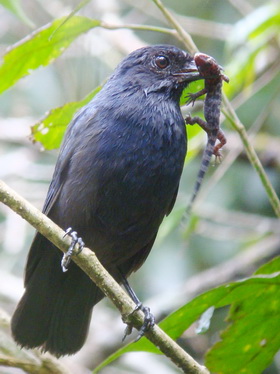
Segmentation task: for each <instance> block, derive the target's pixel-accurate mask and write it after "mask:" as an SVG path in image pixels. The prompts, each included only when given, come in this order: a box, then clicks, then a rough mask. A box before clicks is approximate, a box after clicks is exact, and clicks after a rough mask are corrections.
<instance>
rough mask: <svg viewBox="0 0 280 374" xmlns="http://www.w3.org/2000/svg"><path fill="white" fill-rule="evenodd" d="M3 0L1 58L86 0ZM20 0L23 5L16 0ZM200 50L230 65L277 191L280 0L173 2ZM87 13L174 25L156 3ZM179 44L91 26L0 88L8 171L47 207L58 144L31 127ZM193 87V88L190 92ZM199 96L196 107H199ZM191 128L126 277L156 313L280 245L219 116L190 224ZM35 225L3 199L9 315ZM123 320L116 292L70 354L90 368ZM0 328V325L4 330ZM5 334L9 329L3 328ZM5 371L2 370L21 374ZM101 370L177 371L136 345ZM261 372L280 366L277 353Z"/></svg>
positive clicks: (199, 347) (194, 138)
mask: <svg viewBox="0 0 280 374" xmlns="http://www.w3.org/2000/svg"><path fill="white" fill-rule="evenodd" d="M1 4H4V2H3V1H0V54H1V56H3V55H4V53H5V51H6V49H7V48H8V47H9V46H11V45H13V44H14V43H17V42H18V41H19V40H21V39H22V38H23V37H25V36H27V35H28V34H30V32H31V31H32V30H35V29H37V28H39V27H41V26H43V25H45V24H47V23H48V22H51V21H52V20H53V19H55V18H58V17H61V16H64V15H68V14H69V13H70V12H71V11H72V10H73V9H74V8H75V7H76V6H77V5H78V4H79V1H74V0H69V1H63V0H48V1H47V2H46V1H43V0H24V1H23V2H22V3H21V6H22V10H23V13H22V15H20V13H19V12H18V13H17V15H15V14H14V13H13V12H9V11H8V10H7V8H5V7H3V6H2V5H1ZM18 4H20V3H18ZM164 5H165V6H166V7H169V8H170V10H171V11H172V12H173V14H175V15H176V18H177V20H178V21H179V22H180V24H181V25H182V26H183V27H184V29H185V30H186V31H187V32H188V33H190V34H191V36H192V37H193V39H194V42H195V43H196V45H197V46H198V48H199V50H200V51H203V52H205V53H207V54H209V55H211V56H213V57H215V59H216V60H217V61H218V62H219V63H220V64H221V65H222V66H223V67H224V70H225V74H226V75H228V76H229V78H230V84H228V85H226V84H224V90H225V92H226V93H227V95H228V97H229V98H230V99H231V101H232V104H233V106H234V108H235V109H236V111H237V114H238V116H239V118H240V119H241V121H242V123H243V124H244V126H245V127H246V129H247V130H248V131H249V132H250V134H251V139H252V143H253V145H254V147H255V149H256V151H257V153H258V156H259V157H260V159H261V162H262V164H263V166H264V167H265V170H266V173H267V174H268V176H269V178H270V181H271V183H272V184H273V186H274V188H275V190H276V192H277V193H278V194H279V190H280V178H279V165H280V126H279V118H280V106H279V102H280V69H279V67H280V48H279V43H280V27H279V26H280V10H279V3H278V1H276V0H275V1H258V0H227V1H224V0H216V1H205V0H197V1H191V0H184V1H181V0H166V1H164ZM79 14H81V15H84V16H87V17H90V18H93V19H98V20H102V21H104V22H106V23H107V24H108V25H110V26H111V27H112V28H113V27H115V26H120V25H125V24H141V25H155V26H162V27H167V25H166V21H165V20H164V18H163V16H162V14H161V13H160V12H159V10H158V9H157V8H156V6H155V5H154V3H153V2H152V1H148V0H142V1H141V2H138V3H137V2H135V1H132V0H107V1H104V0H103V1H101V0H92V1H91V2H89V3H88V4H87V6H86V7H84V8H82V9H81V10H80V12H79ZM160 43H166V44H176V45H177V46H179V47H182V45H181V44H180V42H178V40H177V39H175V38H174V37H173V36H171V35H168V34H164V33H158V32H151V31H147V30H143V31H132V30H128V29H117V30H109V29H108V30H106V29H104V28H95V29H93V30H91V31H90V32H88V33H86V34H84V35H82V36H80V37H79V38H78V39H77V40H76V41H75V42H74V43H73V44H72V45H71V46H70V48H68V49H67V50H66V51H65V52H64V53H63V55H62V56H61V57H59V58H58V59H57V60H55V61H54V62H53V63H52V64H51V65H49V66H47V67H41V68H39V69H37V70H35V71H34V72H33V73H32V74H31V75H30V76H28V77H26V78H24V79H21V80H20V81H19V82H17V84H16V85H15V86H13V87H12V88H10V89H9V90H7V91H5V92H4V93H3V94H2V95H1V96H0V179H2V180H4V181H5V182H6V183H7V184H8V185H9V186H10V187H12V188H14V189H15V190H16V191H17V192H18V193H19V194H20V195H22V196H23V197H25V198H26V199H27V200H28V201H30V202H31V203H32V204H34V205H35V206H36V207H38V208H40V209H41V208H42V205H43V202H44V199H45V196H46V193H47V189H48V185H49V182H50V180H51V177H52V173H53V168H54V163H55V161H56V157H57V153H58V150H44V149H43V147H42V145H40V144H39V143H34V142H32V139H31V126H32V125H34V124H35V123H36V122H38V121H39V120H40V118H42V117H43V116H44V115H45V114H46V112H47V111H49V110H50V109H52V108H55V107H58V106H61V105H63V104H65V103H67V102H69V101H76V100H81V99H82V98H83V97H85V96H86V95H87V94H88V93H89V92H90V91H91V90H93V89H94V88H95V87H96V86H98V85H99V84H101V83H102V82H104V80H105V79H106V77H108V75H109V74H110V73H111V72H112V71H113V69H114V68H115V66H116V65H117V64H118V63H119V62H120V60H121V59H122V58H123V57H124V56H126V55H127V54H128V53H129V52H131V51H132V50H134V49H137V48H139V47H142V46H145V45H149V44H160ZM191 89H192V87H190V90H191ZM201 110H202V102H198V103H197V104H196V105H195V106H194V107H193V108H190V107H182V111H183V112H184V113H189V112H190V111H192V112H193V113H194V112H195V113H196V114H199V115H202V111H201ZM196 127H197V126H195V127H192V126H188V135H189V150H190V151H189V154H188V157H187V159H186V165H185V170H184V173H183V177H182V181H181V188H180V192H179V195H178V199H177V202H176V205H175V208H174V210H173V212H172V213H171V214H170V216H169V217H168V218H166V220H165V221H164V222H163V224H162V227H161V230H160V232H159V235H158V238H157V241H156V244H155V246H154V248H153V250H152V252H151V254H150V256H149V258H148V260H147V261H146V263H145V265H144V266H143V267H142V268H141V269H140V270H139V271H138V272H137V273H136V274H134V275H132V276H131V279H130V283H131V285H132V287H133V288H134V290H135V291H136V293H137V295H138V296H139V298H140V299H141V300H143V302H144V304H145V305H149V306H150V307H151V309H152V311H153V313H154V314H155V317H156V320H157V321H159V320H160V319H161V318H163V317H164V316H166V315H167V314H169V313H170V312H171V311H173V310H175V309H176V308H177V307H179V306H181V305H183V304H185V303H186V302H187V301H189V300H190V299H191V298H193V297H194V296H196V295H197V294H199V293H201V292H203V291H205V290H207V289H209V288H211V287H214V286H216V285H219V284H221V283H223V282H228V281H231V280H236V279H240V278H243V277H246V276H249V275H251V274H252V272H254V271H255V270H256V269H257V267H258V266H259V265H260V264H261V263H263V262H264V261H266V260H268V259H270V258H272V257H273V256H275V255H276V254H279V252H280V235H279V220H277V219H276V217H275V214H274V212H273V210H272V208H271V205H270V203H269V200H268V197H267V195H266V193H265V190H264V188H263V186H262V184H261V181H260V179H259V177H258V176H257V174H256V172H255V170H254V169H253V168H252V166H251V164H250V162H249V161H248V159H247V156H246V153H245V152H244V150H243V146H242V143H241V141H240V138H239V135H238V134H237V133H236V132H235V131H233V129H232V127H231V126H230V124H229V123H228V122H227V121H224V122H223V123H222V127H223V129H224V131H225V133H226V136H227V139H228V143H227V145H226V146H225V147H224V149H223V159H222V162H221V163H220V164H217V163H215V162H214V161H213V164H212V166H211V167H210V170H209V171H208V173H207V176H206V178H205V180H204V184H203V189H202V191H201V193H200V194H199V196H198V199H197V202H196V204H195V206H194V211H193V214H192V215H191V216H187V217H185V218H184V219H183V220H182V216H183V214H184V210H185V208H186V207H187V205H188V202H189V199H190V196H191V193H192V191H193V187H194V182H195V179H196V176H197V172H198V170H199V167H200V162H201V155H202V151H203V147H204V145H205V143H206V135H205V133H203V132H202V131H200V130H199V129H197V128H196ZM33 235H34V229H33V228H32V227H30V225H29V224H27V223H26V222H25V221H24V220H22V219H21V218H19V217H18V216H17V215H16V214H15V213H14V212H12V211H11V210H9V209H8V208H6V207H5V206H3V205H1V206H0V308H2V309H4V310H5V311H6V312H7V313H9V314H12V312H13V310H14V308H15V305H16V303H17V301H18V300H19V298H20V296H21V294H22V292H23V279H22V277H23V272H24V266H25V262H26V256H27V253H28V250H29V246H30V243H31V240H32V237H33ZM225 316H226V310H224V309H221V310H218V311H216V312H215V314H214V317H213V320H212V324H211V327H210V329H209V331H208V332H207V333H206V334H203V335H197V334H196V332H195V326H194V327H193V328H191V329H189V330H188V331H186V332H185V334H184V335H183V336H182V338H181V339H180V344H181V345H182V346H183V347H184V348H185V349H187V351H188V352H189V353H190V354H192V355H193V356H194V357H195V358H196V359H197V360H202V357H203V355H204V354H205V352H206V351H207V349H208V347H209V346H211V345H212V344H213V342H215V341H217V339H218V337H219V331H220V330H221V328H223V327H225V322H224V318H225ZM124 327H125V326H124V325H123V323H122V321H121V318H120V316H119V313H118V311H116V310H115V309H114V307H113V306H112V304H111V302H109V301H108V300H104V301H102V302H101V303H100V304H99V305H98V306H96V307H95V309H94V313H93V318H92V324H91V330H90V334H89V337H88V341H87V344H86V346H85V347H84V348H83V349H82V350H81V351H80V352H79V353H78V354H77V355H75V356H72V357H68V358H64V359H63V361H64V362H65V363H66V364H67V365H71V368H73V367H74V368H75V372H76V373H87V372H89V371H90V369H93V368H94V367H95V366H96V365H97V364H98V363H100V362H101V361H102V360H103V359H104V358H106V357H107V356H108V355H109V354H110V353H111V352H113V351H114V350H116V349H117V348H118V347H120V346H122V343H121V339H122V336H123V331H124ZM0 332H1V331H0ZM1 333H2V332H1ZM20 372H21V371H20V370H17V369H7V368H4V367H3V368H2V367H0V373H1V374H2V373H20ZM103 372H104V373H109V374H118V373H139V374H140V373H141V374H142V373H145V374H151V373H154V372H158V373H161V374H169V373H170V374H171V373H176V372H179V371H178V370H177V369H176V368H174V366H173V365H172V364H171V363H169V361H168V360H167V359H166V358H163V357H161V356H159V357H158V356H156V355H150V354H147V353H130V354H127V355H125V356H123V357H122V358H121V359H120V360H118V361H116V362H114V363H113V364H111V365H110V366H109V367H108V368H105V369H104V370H103ZM265 373H267V374H275V373H280V357H276V359H275V361H274V363H273V365H272V366H271V367H270V368H268V369H267V370H266V371H265Z"/></svg>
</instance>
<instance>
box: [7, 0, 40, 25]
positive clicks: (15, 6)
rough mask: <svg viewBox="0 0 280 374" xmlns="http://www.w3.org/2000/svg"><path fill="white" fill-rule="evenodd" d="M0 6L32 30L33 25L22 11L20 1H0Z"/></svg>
mask: <svg viewBox="0 0 280 374" xmlns="http://www.w3.org/2000/svg"><path fill="white" fill-rule="evenodd" d="M0 4H1V5H3V6H4V7H5V8H6V9H8V10H9V11H10V12H11V13H13V14H14V15H15V16H17V17H18V18H19V19H20V20H21V21H22V22H23V23H25V24H26V25H27V26H29V27H31V28H34V27H35V25H34V23H33V22H32V21H31V19H30V18H28V16H27V15H26V14H25V12H24V10H23V9H22V6H21V2H20V0H0Z"/></svg>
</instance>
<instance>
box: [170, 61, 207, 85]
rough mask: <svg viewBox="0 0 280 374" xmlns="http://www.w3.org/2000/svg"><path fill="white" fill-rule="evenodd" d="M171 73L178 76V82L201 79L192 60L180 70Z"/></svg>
mask: <svg viewBox="0 0 280 374" xmlns="http://www.w3.org/2000/svg"><path fill="white" fill-rule="evenodd" d="M173 75H174V76H176V77H178V78H179V81H180V82H193V81H197V80H199V79H203V78H202V76H201V75H200V74H199V72H198V70H197V67H196V64H195V62H194V61H191V62H187V63H186V65H185V66H184V67H183V68H182V69H181V70H179V71H177V72H176V73H173Z"/></svg>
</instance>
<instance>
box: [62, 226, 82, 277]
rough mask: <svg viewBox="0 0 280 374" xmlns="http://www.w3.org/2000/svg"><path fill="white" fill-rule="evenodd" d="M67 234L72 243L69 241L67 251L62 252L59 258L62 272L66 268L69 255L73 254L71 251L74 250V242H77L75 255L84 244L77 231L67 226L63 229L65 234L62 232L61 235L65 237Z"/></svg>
mask: <svg viewBox="0 0 280 374" xmlns="http://www.w3.org/2000/svg"><path fill="white" fill-rule="evenodd" d="M67 235H69V236H71V238H72V243H71V245H70V247H69V249H68V251H67V252H66V253H64V255H63V257H62V260H61V267H62V271H63V272H66V271H67V270H68V267H69V264H70V262H71V257H72V255H73V251H74V248H75V246H76V244H78V251H77V255H78V254H79V253H81V252H82V250H83V248H84V245H85V243H84V242H83V240H82V238H80V237H78V234H77V232H76V231H73V230H72V228H71V227H69V228H68V229H67V230H66V231H65V234H64V236H63V237H64V238H65V236H67Z"/></svg>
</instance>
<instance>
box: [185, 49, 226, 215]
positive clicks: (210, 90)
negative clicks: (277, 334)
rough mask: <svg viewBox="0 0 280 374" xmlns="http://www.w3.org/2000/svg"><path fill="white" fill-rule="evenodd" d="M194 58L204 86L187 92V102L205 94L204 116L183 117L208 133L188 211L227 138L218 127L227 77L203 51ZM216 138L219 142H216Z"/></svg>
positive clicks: (191, 101) (190, 123)
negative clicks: (212, 160)
mask: <svg viewBox="0 0 280 374" xmlns="http://www.w3.org/2000/svg"><path fill="white" fill-rule="evenodd" d="M194 60H195V63H196V66H197V68H198V71H199V73H200V75H201V77H202V78H203V79H204V88H203V89H202V90H200V91H198V92H196V93H193V94H189V100H188V104H189V103H193V104H194V102H195V100H196V99H197V98H199V97H200V96H202V95H204V94H206V98H205V101H204V108H203V111H204V117H205V120H203V119H202V118H200V117H191V116H190V115H188V116H187V117H186V118H185V122H186V124H189V125H194V124H198V125H199V126H200V127H201V128H202V129H203V130H205V131H206V133H207V135H208V140H207V145H206V147H205V150H204V152H203V156H202V162H201V167H200V170H199V172H198V175H197V179H196V183H195V187H194V191H193V194H192V197H191V200H190V203H189V206H188V209H187V210H188V211H190V209H191V207H192V204H193V202H194V200H195V198H196V196H197V194H198V191H199V189H200V187H201V184H202V180H203V178H204V175H205V173H206V171H207V169H208V167H209V164H210V160H211V157H212V155H215V156H216V157H217V158H221V153H220V149H221V148H222V147H223V146H224V145H225V144H226V142H227V139H226V137H225V135H224V133H223V131H222V130H221V129H220V108H221V102H222V84H223V81H225V82H227V83H228V82H229V78H228V77H227V76H226V75H224V74H223V73H222V70H223V69H222V67H221V66H220V65H218V63H217V62H216V60H215V59H214V58H213V57H211V56H208V55H206V54H204V53H196V54H195V55H194ZM216 140H219V143H218V144H217V145H215V144H216Z"/></svg>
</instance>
